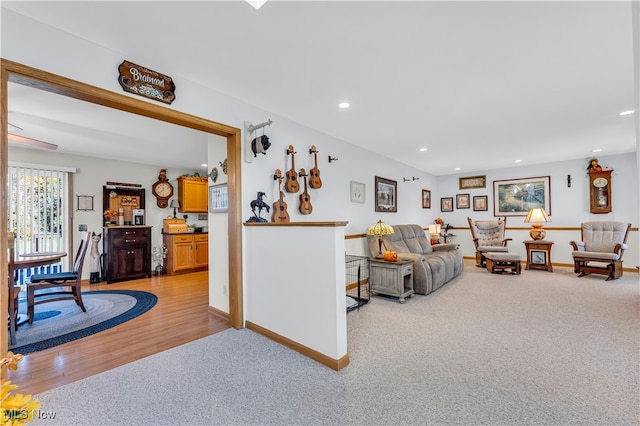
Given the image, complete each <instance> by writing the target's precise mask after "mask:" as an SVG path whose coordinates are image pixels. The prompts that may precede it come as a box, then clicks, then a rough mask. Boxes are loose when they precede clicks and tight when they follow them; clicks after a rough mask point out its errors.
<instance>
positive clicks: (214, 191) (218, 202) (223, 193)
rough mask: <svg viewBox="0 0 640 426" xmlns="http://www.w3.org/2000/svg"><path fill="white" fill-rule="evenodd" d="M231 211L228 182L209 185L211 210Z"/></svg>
mask: <svg viewBox="0 0 640 426" xmlns="http://www.w3.org/2000/svg"><path fill="white" fill-rule="evenodd" d="M227 211H229V188H228V187H227V184H226V183H220V184H218V185H212V186H210V187H209V212H210V213H224V212H227Z"/></svg>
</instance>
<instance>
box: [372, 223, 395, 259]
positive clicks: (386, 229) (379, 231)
mask: <svg viewBox="0 0 640 426" xmlns="http://www.w3.org/2000/svg"><path fill="white" fill-rule="evenodd" d="M393 232H394V231H393V228H392V227H391V226H389V225H387V224H386V223H384V222H383V221H381V220H379V221H377V222H376V223H374V224H373V225H371V226H370V227H369V229H367V235H376V236H377V237H378V251H379V253H378V255H377V256H376V258H382V244H383V241H382V236H383V235H391V234H393ZM386 248H387V247H386V246H385V249H386Z"/></svg>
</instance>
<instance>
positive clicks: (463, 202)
mask: <svg viewBox="0 0 640 426" xmlns="http://www.w3.org/2000/svg"><path fill="white" fill-rule="evenodd" d="M470 207H471V203H470V202H469V194H457V195H456V209H468V208H470Z"/></svg>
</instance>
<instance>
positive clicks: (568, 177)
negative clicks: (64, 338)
mask: <svg viewBox="0 0 640 426" xmlns="http://www.w3.org/2000/svg"><path fill="white" fill-rule="evenodd" d="M567 188H571V175H567Z"/></svg>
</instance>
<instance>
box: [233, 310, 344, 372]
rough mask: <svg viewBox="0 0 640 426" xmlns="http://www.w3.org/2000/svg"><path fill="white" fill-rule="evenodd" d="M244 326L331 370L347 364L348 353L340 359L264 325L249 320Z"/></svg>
mask: <svg viewBox="0 0 640 426" xmlns="http://www.w3.org/2000/svg"><path fill="white" fill-rule="evenodd" d="M245 327H246V328H248V329H249V330H251V331H255V332H256V333H258V334H261V335H263V336H264V337H266V338H268V339H271V340H273V341H274V342H278V343H280V344H281V345H284V346H286V347H288V348H289V349H293V350H294V351H296V352H298V353H300V354H302V355H304V356H306V357H309V358H311V359H312V360H314V361H318V362H319V363H320V364H323V365H325V366H327V367H329V368H331V369H333V370H336V371H340V370H342V369H343V368H344V367H346V366H347V365H349V354H346V355H345V356H343V357H342V358H340V359H334V358H330V357H328V356H327V355H325V354H322V353H320V352H318V351H316V350H313V349H311V348H308V347H306V346H304V345H301V344H300V343H298V342H295V341H293V340H291V339H289V338H287V337H284V336H281V335H279V334H278V333H274V332H273V331H271V330H267V329H266V328H264V327H261V326H259V325H257V324H254V323H252V322H251V321H245Z"/></svg>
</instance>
